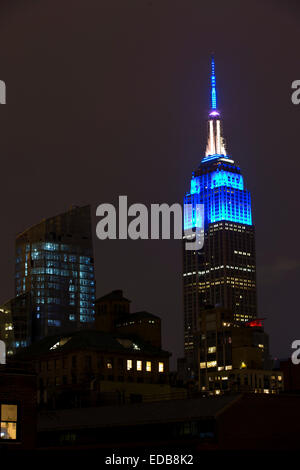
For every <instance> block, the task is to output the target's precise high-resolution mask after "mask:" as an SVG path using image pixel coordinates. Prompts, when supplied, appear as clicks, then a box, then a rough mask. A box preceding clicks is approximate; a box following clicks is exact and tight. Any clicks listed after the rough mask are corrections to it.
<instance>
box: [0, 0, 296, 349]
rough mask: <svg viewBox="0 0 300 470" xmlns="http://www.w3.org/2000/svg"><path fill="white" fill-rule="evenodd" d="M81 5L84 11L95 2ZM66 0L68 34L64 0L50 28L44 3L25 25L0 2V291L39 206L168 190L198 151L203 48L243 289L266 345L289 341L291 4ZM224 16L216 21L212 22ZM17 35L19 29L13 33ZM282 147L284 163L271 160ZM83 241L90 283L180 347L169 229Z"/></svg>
mask: <svg viewBox="0 0 300 470" xmlns="http://www.w3.org/2000/svg"><path fill="white" fill-rule="evenodd" d="M20 4H21V2H20ZM91 5H93V7H92V8H93V9H94V10H95V13H96V12H97V11H98V10H97V8H98V6H97V5H96V3H93V2H91ZM78 6H79V3H78V2H74V10H73V13H72V15H73V16H72V17H73V19H74V24H75V25H76V24H81V28H82V30H83V32H85V33H86V34H83V35H81V36H80V38H79V37H78V36H77V34H76V28H74V27H73V26H72V25H69V23H68V26H66V24H65V19H66V18H68V11H69V10H68V7H67V3H66V2H64V1H62V2H61V5H60V8H61V19H58V18H57V19H56V34H55V35H54V33H53V28H52V23H51V21H49V20H48V19H47V18H50V17H52V15H53V14H54V10H53V8H54V7H53V5H51V3H50V2H44V5H43V7H44V10H43V14H42V13H41V11H40V10H38V9H37V10H32V13H31V15H32V16H30V17H28V24H29V26H32V27H31V31H28V29H27V26H25V23H24V16H23V15H24V14H26V9H22V6H21V5H20V8H19V9H18V10H14V9H12V8H11V9H9V8H8V9H7V10H5V8H4V6H3V15H4V18H5V21H7V22H8V26H9V27H8V28H4V29H2V30H1V31H0V35H1V42H2V44H6V49H5V50H2V52H1V64H2V71H3V72H2V76H1V78H3V79H4V80H5V82H6V84H7V104H6V105H5V106H2V107H1V115H0V122H1V129H2V131H1V135H2V161H3V173H4V174H5V175H6V177H5V178H3V181H2V185H1V198H2V200H3V201H6V204H4V205H3V213H2V217H3V220H5V221H6V226H7V230H2V234H1V246H2V247H5V249H4V250H3V254H2V269H1V271H2V273H1V280H2V284H1V285H2V288H1V303H3V302H5V301H6V300H7V299H8V298H11V297H13V295H14V292H13V288H14V286H13V281H12V279H13V272H14V265H13V257H14V239H15V235H16V233H18V232H21V231H23V230H24V229H25V228H26V227H28V226H30V225H33V224H35V223H37V222H38V221H39V220H41V219H42V218H43V217H46V218H48V217H51V216H53V215H55V214H57V213H60V212H62V211H64V210H66V209H67V208H68V207H69V206H70V205H71V204H78V205H84V204H87V203H91V204H92V212H93V214H94V213H95V208H96V206H97V205H98V204H99V203H102V202H113V201H114V198H115V197H116V196H117V195H118V194H127V195H128V198H129V199H130V202H135V201H139V202H143V203H146V204H148V203H149V202H160V201H166V202H169V203H173V202H180V201H181V197H182V194H184V193H185V192H186V191H187V190H188V188H187V184H186V182H187V180H188V179H189V176H190V172H191V170H192V169H193V168H194V166H195V162H196V161H198V158H199V156H200V155H201V154H202V153H203V142H204V140H205V130H206V129H205V119H206V114H207V113H206V110H207V109H208V102H207V85H208V77H207V75H208V74H207V69H208V62H209V61H208V56H209V54H210V52H211V50H214V51H215V52H216V55H217V57H218V74H219V76H221V77H222V85H223V86H222V94H221V95H220V97H219V98H220V101H221V102H220V105H221V107H222V110H223V113H224V115H225V116H226V136H227V139H228V148H229V149H230V153H231V154H232V156H233V158H236V157H238V156H239V155H243V160H242V161H240V163H241V164H242V167H243V172H244V173H245V174H246V175H247V186H248V188H249V189H250V191H251V193H252V197H253V201H252V202H253V207H254V208H255V213H254V219H255V225H256V230H257V236H256V240H257V247H256V248H257V267H258V304H259V306H260V312H261V314H262V315H263V316H266V317H267V321H266V324H265V326H266V330H267V331H268V333H270V337H271V344H270V346H271V351H272V353H273V355H275V356H288V355H289V353H290V344H291V342H292V340H294V339H295V338H294V336H295V331H298V330H299V327H300V325H299V320H298V315H297V305H298V299H297V286H298V277H299V248H298V245H297V238H298V237H297V232H298V222H297V220H296V221H294V220H293V228H292V229H291V230H289V233H288V237H287V227H289V226H290V225H291V214H294V213H297V198H295V197H294V188H295V187H296V186H297V174H298V168H299V159H298V158H297V155H296V153H295V152H294V149H295V148H297V129H298V119H299V106H298V107H297V106H295V105H293V104H292V103H291V100H290V93H291V90H290V85H291V83H292V81H293V80H295V79H296V78H297V76H299V73H300V70H299V66H298V64H297V62H296V61H295V60H294V52H293V50H292V49H291V48H290V47H289V46H290V44H295V43H296V40H297V20H296V15H293V11H295V12H296V6H295V7H292V6H291V5H289V6H290V9H288V8H286V7H285V6H283V5H281V6H280V5H278V6H276V5H275V4H274V8H273V9H271V10H270V9H269V8H267V6H266V5H260V4H259V3H257V4H255V5H254V6H253V7H252V10H251V12H250V13H249V15H248V16H247V17H245V16H244V14H242V11H241V9H240V8H239V7H237V8H236V9H233V8H232V9H230V8H229V11H227V8H225V6H222V4H221V3H220V5H219V8H215V7H214V8H213V9H212V8H211V7H210V6H208V5H206V6H203V7H202V9H200V8H199V9H197V8H196V7H195V10H194V14H193V15H191V13H192V10H191V9H188V8H187V9H184V8H183V9H176V8H173V9H172V14H171V15H170V14H169V10H167V9H166V10H165V9H164V8H163V7H158V6H157V4H156V3H155V2H153V4H152V6H150V5H147V6H146V4H145V11H144V10H141V11H139V14H136V12H135V10H134V9H132V10H131V9H126V8H125V9H124V11H123V13H124V16H123V15H115V14H114V12H113V11H112V10H110V9H107V10H104V11H102V14H101V15H97V14H95V15H94V16H95V18H96V19H95V22H94V20H93V18H92V17H91V14H90V11H89V13H86V12H85V13H83V16H82V14H81V11H80V9H79V8H78ZM212 10H214V11H212ZM45 11H46V14H45ZM158 13H159V14H158ZM241 18H242V19H241ZM224 21H226V25H227V27H226V34H224V30H222V28H216V27H215V25H216V24H223V22H224ZM68 28H70V31H69V33H70V34H68V38H70V39H68V40H66V30H67V29H68ZM278 28H279V29H280V31H282V35H281V39H280V40H279V38H277V32H276V31H278ZM41 29H42V30H43V31H42V32H41ZM212 31H213V32H214V34H211V32H212ZM253 31H255V35H254V33H253ZM157 32H158V33H157ZM125 33H126V34H125ZM17 34H18V35H19V34H20V35H23V36H24V37H26V39H25V40H24V41H23V42H22V43H21V44H19V43H18V44H17V42H16V40H15V37H16V35H17ZM36 34H39V35H40V36H39V38H40V39H39V42H38V43H37V42H36ZM124 34H125V35H126V38H127V39H126V41H123V37H124ZM137 37H139V38H140V40H139V41H138V42H137V41H136V38H137ZM237 38H238V40H237ZM75 50H76V54H75V52H74V51H75ZM47 51H55V54H56V55H55V54H53V53H49V54H46V52H47ZM99 57H101V61H100V60H98V58H99ZM96 58H97V60H95V59H96ZM279 63H280V67H279ZM87 70H88V73H87ZM58 71H59V73H58ZM20 77H22V80H21V82H20ZM49 84H51V85H49ZM29 109H30V112H29ZM286 155H288V157H289V164H288V170H289V171H288V178H284V177H283V171H282V168H283V166H285V165H286V164H287V163H286V162H287V160H286ZM239 160H240V159H239ZM144 169H146V175H145V173H144ZM45 172H47V183H46V184H45V182H44V181H45V180H44V174H45ZM278 188H280V191H278ZM37 195H38V197H37ZM20 203H22V204H23V206H22V207H21V208H20ZM94 222H95V218H94V221H93V224H94ZM294 224H295V226H294ZM93 226H95V224H94V225H93ZM93 231H94V230H93ZM95 251H96V253H95V254H96V265H97V269H96V278H97V287H98V289H99V292H98V294H99V295H100V294H104V293H106V292H109V291H111V290H113V289H117V288H122V289H123V290H124V293H125V294H126V295H127V296H128V297H130V298H133V299H136V300H135V303H136V305H135V306H134V309H135V310H140V309H141V308H146V309H147V310H149V311H151V312H154V313H157V314H158V315H160V316H161V317H162V319H163V325H166V326H164V327H163V338H164V345H165V347H166V348H167V349H169V350H172V351H174V352H175V353H176V354H177V355H178V356H180V355H182V352H183V348H182V346H183V345H182V334H181V332H182V328H183V323H182V307H181V306H182V298H181V294H180V291H181V275H180V273H181V269H180V257H181V253H180V248H179V242H176V241H171V242H163V241H157V242H155V241H153V242H152V241H151V242H149V241H146V242H132V241H125V242H122V241H117V242H114V241H107V242H104V243H100V242H99V241H95ZM113 260H114V262H113ZM145 260H147V261H145ZM145 265H146V269H144V267H145ZM149 286H151V291H152V295H151V296H149V295H147V294H148V293H149V291H150V287H149ZM153 292H154V293H155V295H153ZM143 299H147V300H146V305H145V302H144V300H143ZM174 320H175V321H174Z"/></svg>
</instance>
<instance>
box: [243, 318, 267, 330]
mask: <svg viewBox="0 0 300 470" xmlns="http://www.w3.org/2000/svg"><path fill="white" fill-rule="evenodd" d="M246 325H247V326H251V327H255V326H259V327H261V328H262V327H263V326H264V324H263V320H261V319H256V320H251V321H249V322H247V323H246Z"/></svg>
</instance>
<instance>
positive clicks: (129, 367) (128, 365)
mask: <svg viewBox="0 0 300 470" xmlns="http://www.w3.org/2000/svg"><path fill="white" fill-rule="evenodd" d="M127 370H132V359H127Z"/></svg>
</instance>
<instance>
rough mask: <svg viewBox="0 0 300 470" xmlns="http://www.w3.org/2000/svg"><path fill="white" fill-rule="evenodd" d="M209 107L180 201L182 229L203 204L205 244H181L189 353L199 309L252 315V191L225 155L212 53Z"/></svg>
mask: <svg viewBox="0 0 300 470" xmlns="http://www.w3.org/2000/svg"><path fill="white" fill-rule="evenodd" d="M210 101H211V103H210V108H211V109H210V112H209V116H208V135H207V144H206V152H205V155H204V156H203V158H202V159H201V162H200V164H199V166H198V168H197V169H196V171H194V172H193V174H192V179H191V184H190V191H189V193H187V194H186V196H185V198H184V204H189V205H190V206H189V207H192V211H191V212H190V216H189V218H188V219H187V218H185V227H184V228H185V229H194V228H195V226H196V206H197V205H198V204H203V205H204V245H203V248H202V249H200V250H198V251H197V250H196V251H186V250H184V255H183V258H184V259H183V298H184V349H185V356H186V358H187V359H188V358H190V359H192V357H193V355H194V350H195V344H194V333H195V330H196V328H197V318H198V315H199V311H200V310H201V309H203V308H206V307H208V306H217V307H223V308H224V309H227V310H230V311H231V312H232V313H233V316H234V320H236V321H238V322H248V321H250V320H252V319H254V318H256V261H255V230H254V225H253V222H252V212H251V197H250V193H249V191H247V190H246V189H245V182H244V178H243V175H242V173H241V170H240V168H239V166H238V165H237V164H236V163H235V161H234V160H233V158H232V157H231V156H229V155H228V153H227V149H226V146H225V141H224V138H223V131H222V120H221V114H220V111H219V109H218V106H217V88H216V75H215V62H214V58H212V60H211V88H210Z"/></svg>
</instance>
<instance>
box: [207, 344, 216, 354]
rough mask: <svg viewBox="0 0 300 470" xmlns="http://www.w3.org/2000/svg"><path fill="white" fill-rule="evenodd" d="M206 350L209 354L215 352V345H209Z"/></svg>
mask: <svg viewBox="0 0 300 470" xmlns="http://www.w3.org/2000/svg"><path fill="white" fill-rule="evenodd" d="M207 352H208V353H209V354H211V353H215V352H216V346H211V347H210V348H208V350H207Z"/></svg>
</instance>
